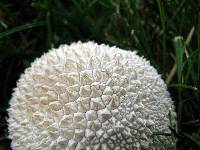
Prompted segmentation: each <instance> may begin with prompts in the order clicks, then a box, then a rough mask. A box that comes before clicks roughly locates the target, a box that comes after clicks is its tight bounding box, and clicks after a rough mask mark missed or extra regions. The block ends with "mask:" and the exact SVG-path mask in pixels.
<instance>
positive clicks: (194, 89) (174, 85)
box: [169, 84, 199, 91]
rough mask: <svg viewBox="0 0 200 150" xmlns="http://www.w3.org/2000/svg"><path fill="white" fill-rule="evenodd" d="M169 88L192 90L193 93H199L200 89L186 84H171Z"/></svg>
mask: <svg viewBox="0 0 200 150" xmlns="http://www.w3.org/2000/svg"><path fill="white" fill-rule="evenodd" d="M169 87H176V88H183V89H190V90H193V91H198V90H199V89H198V88H197V87H194V86H189V85H184V84H171V85H169Z"/></svg>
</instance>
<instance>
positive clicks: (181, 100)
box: [0, 0, 200, 150]
mask: <svg viewBox="0 0 200 150" xmlns="http://www.w3.org/2000/svg"><path fill="white" fill-rule="evenodd" d="M199 7H200V1H197V0H190V1H189V0H173V1H172V0H162V1H161V0H157V1H156V2H153V1H147V0H124V1H120V0H116V1H114V0H100V1H98V0H81V1H78V0H71V1H61V0H32V1H31V0H25V1H24V2H23V3H21V1H20V0H15V1H7V0H1V1H0V77H1V78H0V79H1V82H0V92H1V93H0V99H1V101H0V103H1V104H0V149H8V148H9V145H10V140H8V139H7V134H8V133H7V125H6V118H7V112H6V109H7V108H8V101H9V99H10V97H11V93H12V89H13V88H14V87H15V86H16V81H17V79H18V78H19V75H20V74H21V73H22V72H23V71H24V69H25V68H26V67H28V66H29V65H30V63H31V62H32V61H33V60H34V59H35V58H36V57H39V56H41V54H42V53H44V52H46V51H47V50H48V49H49V48H51V47H57V46H58V45H60V44H62V43H71V42H73V41H78V40H81V41H88V40H94V41H96V42H98V43H107V44H110V45H117V46H118V47H121V48H123V49H131V50H133V49H137V50H138V53H139V55H144V56H145V57H146V58H147V59H149V60H150V61H151V64H152V65H153V66H155V67H156V68H157V69H158V71H159V73H160V74H162V77H163V79H164V80H165V81H166V83H167V85H168V89H169V91H170V93H171V96H172V99H173V101H174V102H175V105H176V111H177V120H178V122H177V124H178V128H177V130H175V129H174V128H173V127H170V129H171V134H170V135H171V139H172V146H173V149H177V150H185V149H190V150H193V149H194V150H195V149H199V148H200V13H198V11H199ZM170 118H171V117H170V115H169V121H170V120H172V119H170ZM159 134H163V135H165V134H166V133H159ZM175 141H177V143H176V142H175Z"/></svg>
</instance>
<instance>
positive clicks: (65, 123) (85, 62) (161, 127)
mask: <svg viewBox="0 0 200 150" xmlns="http://www.w3.org/2000/svg"><path fill="white" fill-rule="evenodd" d="M169 111H171V112H172V115H173V116H175V112H174V106H173V102H172V100H171V98H170V96H169V93H168V92H167V90H166V85H165V83H164V81H163V80H162V79H161V77H160V75H159V74H158V73H157V71H156V70H155V69H154V68H153V67H152V66H151V65H150V63H149V61H147V60H146V59H144V58H142V57H139V56H138V55H137V54H136V52H130V51H125V50H122V49H119V48H116V47H109V46H107V45H104V44H102V45H98V44H96V43H94V42H87V43H81V42H78V43H73V44H71V45H61V46H60V47H59V48H58V49H52V50H50V51H49V52H48V53H46V54H44V55H43V56H42V57H41V58H39V59H36V60H35V61H34V62H33V63H32V64H31V67H29V68H27V69H26V70H25V73H24V74H22V75H21V77H20V79H19V81H18V82H17V88H15V89H14V93H13V96H12V98H11V101H10V108H9V109H8V112H9V119H8V123H9V124H8V126H9V137H10V138H11V139H12V144H11V145H12V148H13V149H14V150H26V149H34V150H39V149H40V150H49V149H51V150H54V149H56V150H57V149H58V150H60V149H67V150H69V149H86V150H90V149H116V150H119V149H148V150H151V149H152V150H153V149H161V148H164V149H165V148H166V147H167V146H168V145H169V144H170V141H169V139H168V138H167V137H165V136H152V134H153V132H165V133H166V132H169V130H168V125H169V119H168V113H169ZM174 122H175V121H174Z"/></svg>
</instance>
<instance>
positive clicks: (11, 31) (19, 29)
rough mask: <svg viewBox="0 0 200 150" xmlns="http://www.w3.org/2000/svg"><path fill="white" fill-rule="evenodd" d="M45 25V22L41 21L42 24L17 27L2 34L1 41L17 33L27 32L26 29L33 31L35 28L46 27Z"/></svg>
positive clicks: (0, 35)
mask: <svg viewBox="0 0 200 150" xmlns="http://www.w3.org/2000/svg"><path fill="white" fill-rule="evenodd" d="M44 25H45V21H40V22H33V23H27V24H24V25H21V26H17V27H14V28H12V29H9V30H6V31H4V32H1V33H0V39H1V38H3V37H6V36H9V35H11V34H13V33H16V32H20V31H23V30H26V29H31V28H34V27H39V26H44Z"/></svg>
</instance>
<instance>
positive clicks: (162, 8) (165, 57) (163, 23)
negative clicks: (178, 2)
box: [157, 0, 168, 70]
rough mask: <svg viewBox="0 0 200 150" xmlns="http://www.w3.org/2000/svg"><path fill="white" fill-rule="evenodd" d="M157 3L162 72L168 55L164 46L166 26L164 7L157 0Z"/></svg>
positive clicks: (165, 45)
mask: <svg viewBox="0 0 200 150" xmlns="http://www.w3.org/2000/svg"><path fill="white" fill-rule="evenodd" d="M157 3H158V9H159V13H160V19H161V25H162V31H161V34H162V35H163V40H162V47H163V50H162V59H163V70H165V68H166V64H167V62H168V54H167V44H166V31H165V30H166V24H165V18H166V17H165V11H164V6H163V3H162V2H161V1H160V0H157Z"/></svg>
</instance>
